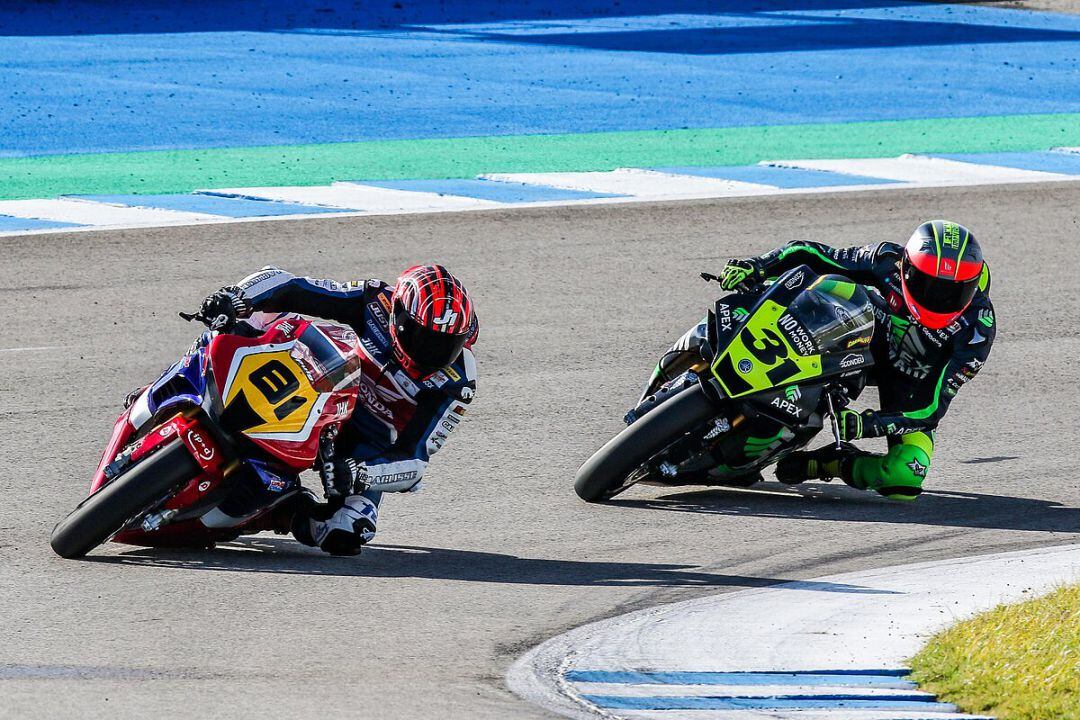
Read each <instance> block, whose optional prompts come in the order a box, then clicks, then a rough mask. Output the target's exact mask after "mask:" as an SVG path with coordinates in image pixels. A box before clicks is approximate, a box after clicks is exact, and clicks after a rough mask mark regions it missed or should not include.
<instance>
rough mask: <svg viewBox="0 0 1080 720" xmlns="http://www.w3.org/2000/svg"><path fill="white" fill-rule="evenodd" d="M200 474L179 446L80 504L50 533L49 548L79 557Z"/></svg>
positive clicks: (199, 469)
mask: <svg viewBox="0 0 1080 720" xmlns="http://www.w3.org/2000/svg"><path fill="white" fill-rule="evenodd" d="M201 471H202V470H201V468H200V467H199V464H198V463H197V462H195V458H193V457H191V453H190V452H188V449H187V446H185V445H184V443H182V442H180V441H178V440H177V441H175V442H173V443H172V444H171V445H169V446H168V447H166V448H163V449H161V450H159V451H157V452H156V453H154V454H153V455H151V456H150V457H148V458H147V459H145V460H143V461H142V462H140V463H138V464H136V465H135V466H134V467H132V468H131V469H130V470H129V471H127V472H126V473H124V474H123V475H121V476H120V477H118V478H116V479H115V480H113V481H112V482H110V483H109V484H107V485H106V486H105V487H103V488H101V489H100V490H98V491H97V492H96V493H94V494H93V495H91V496H90V497H88V498H86V499H85V500H83V501H82V502H81V503H79V506H78V507H76V508H75V509H74V510H73V511H72V512H71V514H70V515H68V516H67V517H66V518H64V519H63V520H61V521H60V522H59V523H57V525H56V527H55V528H53V531H52V537H51V538H50V539H49V544H50V545H52V549H53V550H54V551H55V552H56V554H57V555H59V556H60V557H64V558H79V557H82V556H83V555H85V554H86V553H88V552H90V551H91V550H93V549H94V548H96V547H97V546H98V545H100V544H101V543H103V542H105V541H106V540H108V539H109V538H111V537H112V536H113V535H115V534H116V533H117V532H118V531H119V530H121V529H122V528H123V527H124V526H125V525H127V524H128V523H129V522H131V521H132V520H134V519H136V518H137V517H138V516H139V515H141V514H142V513H145V512H146V511H147V510H150V509H151V508H152V507H153V506H154V505H156V504H157V503H159V502H161V501H162V500H164V499H165V498H167V497H168V496H169V495H171V494H172V493H174V492H176V491H177V490H179V489H180V488H182V487H183V486H184V485H186V484H187V483H188V482H189V481H190V480H191V479H192V478H194V477H195V476H196V475H198V474H199V473H200V472H201Z"/></svg>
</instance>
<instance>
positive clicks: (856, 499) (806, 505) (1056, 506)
mask: <svg viewBox="0 0 1080 720" xmlns="http://www.w3.org/2000/svg"><path fill="white" fill-rule="evenodd" d="M611 504H612V505H621V506H625V507H633V508H643V509H647V510H666V511H670V512H689V513H699V514H713V515H737V516H740V517H745V516H748V515H749V516H755V517H770V518H790V519H794V520H840V521H843V522H873V523H897V524H901V525H912V524H915V525H936V526H939V527H966V528H984V529H993V530H1035V531H1042V532H1064V533H1080V508H1076V507H1067V506H1065V505H1062V504H1061V503H1058V502H1053V501H1050V500H1040V499H1036V498H1020V497H1009V496H1007V495H987V494H983V493H971V492H944V491H927V492H924V493H923V494H922V495H920V496H919V499H918V500H917V501H916V502H913V503H907V502H896V501H892V500H886V499H885V498H881V497H877V496H875V495H871V494H868V493H864V492H861V491H858V490H850V489H848V488H846V487H843V486H835V485H834V486H828V485H820V484H815V485H802V486H798V487H796V488H791V489H789V488H786V487H784V486H782V485H776V484H771V483H770V484H765V485H760V486H755V487H753V488H745V489H744V488H709V489H708V490H696V491H691V492H677V493H673V494H671V495H663V496H660V497H657V498H652V499H648V500H633V499H626V500H623V499H619V498H616V499H615V500H612V501H611Z"/></svg>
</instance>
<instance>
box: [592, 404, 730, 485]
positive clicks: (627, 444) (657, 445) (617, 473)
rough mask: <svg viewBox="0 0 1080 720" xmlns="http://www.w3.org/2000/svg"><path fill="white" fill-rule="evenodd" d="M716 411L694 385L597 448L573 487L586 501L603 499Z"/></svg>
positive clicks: (713, 405)
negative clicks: (635, 471)
mask: <svg viewBox="0 0 1080 720" xmlns="http://www.w3.org/2000/svg"><path fill="white" fill-rule="evenodd" d="M719 412H720V411H719V410H718V408H717V406H716V404H715V403H714V402H712V401H711V400H709V398H708V397H706V396H705V391H704V390H702V388H701V386H700V385H694V386H693V387H691V388H689V389H688V390H685V391H684V392H682V393H680V394H679V395H677V396H675V397H674V398H672V399H670V400H668V401H667V402H665V403H664V404H662V405H660V406H659V407H657V408H655V409H654V410H652V411H651V412H649V413H648V414H647V415H645V416H644V417H643V418H641V419H640V420H638V421H637V422H635V423H634V424H633V425H630V426H629V427H627V428H626V429H625V430H623V431H622V432H621V433H619V434H618V435H616V436H615V437H613V438H612V439H611V440H609V441H608V442H607V444H606V445H604V447H602V448H600V449H599V450H597V451H596V453H595V454H593V456H592V457H591V458H589V459H588V460H586V461H585V464H584V465H582V466H581V469H579V470H578V472H577V478H576V479H575V480H574V490H575V491H577V494H578V497H580V498H581V499H582V500H585V501H586V502H597V501H599V500H606V499H607V498H609V497H611V496H612V495H613V494H614V493H615V491H617V490H618V489H619V488H621V487H622V485H623V483H624V482H625V481H626V478H627V477H628V476H629V475H630V473H632V472H634V470H637V469H638V468H639V467H641V466H642V465H644V464H645V463H646V462H647V461H648V460H649V459H650V458H651V457H653V456H654V455H656V454H657V453H659V452H660V451H661V450H663V449H664V448H666V447H667V446H668V445H671V444H672V443H673V442H675V441H676V440H678V439H679V438H680V437H682V436H683V435H684V434H686V433H688V432H690V431H691V430H693V429H694V428H695V427H697V426H698V425H701V424H702V423H704V422H705V421H707V420H709V419H710V418H713V417H715V416H716V415H718V414H719Z"/></svg>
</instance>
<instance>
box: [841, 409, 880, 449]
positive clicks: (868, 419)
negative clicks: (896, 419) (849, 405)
mask: <svg viewBox="0 0 1080 720" xmlns="http://www.w3.org/2000/svg"><path fill="white" fill-rule="evenodd" d="M836 421H837V424H838V425H839V426H840V439H841V440H842V441H844V442H851V441H853V440H860V439H862V438H876V437H881V436H882V435H884V434H885V424H884V423H883V422H881V419H880V418H879V417H878V414H877V413H876V412H874V411H873V410H863V411H862V412H861V413H859V412H855V411H854V410H847V409H844V410H841V411H840V412H839V413H837V416H836Z"/></svg>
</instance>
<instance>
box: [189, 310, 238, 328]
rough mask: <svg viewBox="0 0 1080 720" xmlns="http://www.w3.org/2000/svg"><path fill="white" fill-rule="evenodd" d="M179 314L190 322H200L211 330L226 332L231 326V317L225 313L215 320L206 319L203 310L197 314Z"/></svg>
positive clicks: (214, 318)
mask: <svg viewBox="0 0 1080 720" xmlns="http://www.w3.org/2000/svg"><path fill="white" fill-rule="evenodd" d="M177 314H178V315H179V316H180V317H182V318H183V319H184V320H187V321H188V322H191V321H192V320H198V321H199V322H201V323H202V324H203V325H205V326H206V327H208V328H210V329H211V330H224V329H225V328H226V327H227V326H228V325H229V316H228V315H225V314H224V313H223V314H221V315H218V316H217V317H213V318H210V317H206V316H205V315H203V314H202V311H201V310H200V311H199V312H196V313H186V312H182V313H177Z"/></svg>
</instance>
